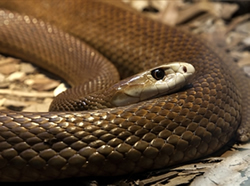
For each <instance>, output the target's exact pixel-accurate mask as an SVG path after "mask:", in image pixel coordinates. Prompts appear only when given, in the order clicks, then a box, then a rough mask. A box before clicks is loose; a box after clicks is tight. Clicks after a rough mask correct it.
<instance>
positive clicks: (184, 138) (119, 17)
mask: <svg viewBox="0 0 250 186" xmlns="http://www.w3.org/2000/svg"><path fill="white" fill-rule="evenodd" d="M19 2H20V1H10V0H8V1H4V0H2V1H0V7H4V8H7V9H9V10H11V11H17V12H20V13H25V14H28V15H32V16H35V17H37V18H38V19H42V20H44V21H49V22H50V23H52V24H54V25H56V26H58V27H59V28H60V29H62V30H64V31H66V32H68V33H70V34H72V35H74V36H76V37H78V38H80V39H83V40H84V41H86V42H87V43H88V44H90V45H91V46H92V47H94V48H95V49H97V50H98V51H100V53H102V54H103V55H104V56H106V57H107V58H108V59H109V60H111V61H112V62H113V63H114V64H115V65H116V66H117V67H118V70H119V72H120V73H121V76H122V77H127V76H128V75H131V74H133V73H136V72H139V71H141V70H144V69H147V68H150V67H153V66H156V65H159V64H162V63H168V62H172V61H185V62H189V63H192V64H193V65H194V66H195V68H196V71H197V73H196V76H195V78H194V79H193V80H192V81H191V82H190V83H191V85H192V86H191V87H190V88H188V89H187V90H183V91H180V92H178V93H176V94H172V95H169V96H165V97H161V98H157V99H153V100H149V101H146V102H142V103H138V104H134V105H130V106H126V107H118V108H108V109H103V110H96V111H82V112H47V113H23V112H10V111H1V112H0V181H40V180H51V179H60V178H67V177H77V176H92V175H95V176H110V175H114V176H115V175H122V174H129V173H135V172H141V171H146V170H152V169H158V168H163V167H166V166H170V165H173V164H178V163H181V162H184V161H188V160H192V159H196V158H199V157H202V156H205V155H208V154H210V153H212V152H214V151H216V150H218V149H219V148H220V147H222V146H223V145H224V144H225V143H227V142H228V140H229V139H231V138H232V137H233V135H234V133H235V131H236V129H237V127H238V125H239V123H240V119H241V115H242V105H243V104H242V103H241V102H242V101H241V96H240V94H239V91H238V86H239V87H241V84H242V83H243V82H246V81H243V79H242V78H241V77H240V75H237V74H236V72H238V70H236V68H235V65H233V64H231V65H229V66H225V65H226V64H224V62H223V59H222V58H220V57H219V56H218V55H217V54H216V53H215V52H213V51H212V50H211V49H210V48H209V47H207V46H206V45H205V44H204V43H203V42H202V41H200V40H199V39H197V38H195V37H194V36H192V35H190V34H188V33H186V32H183V31H180V30H178V29H175V28H170V27H168V26H165V25H162V24H160V23H157V22H154V21H152V20H150V19H147V18H144V17H141V16H139V15H138V14H136V13H132V12H129V11H124V10H120V9H118V8H117V7H113V6H109V5H106V4H102V3H99V2H98V3H96V2H94V1H82V0H79V1H78V0H74V1H61V0H59V1H57V0H53V1H47V0H42V1H22V2H21V3H19ZM33 3H35V4H33ZM30 7H32V8H30ZM55 7H56V8H55ZM3 15H4V16H3ZM15 15H16V14H15ZM17 16H18V15H17ZM20 16H21V18H22V19H20V20H18V21H17V20H16V19H17V18H16V17H15V16H14V17H13V16H10V14H9V13H8V12H7V13H6V14H4V13H3V12H2V13H1V14H0V17H1V19H4V20H8V22H4V20H3V21H1V22H4V23H5V24H1V29H0V34H5V35H0V36H1V37H0V38H6V41H2V40H0V51H1V52H5V53H6V52H7V53H10V54H12V55H16V56H19V57H23V58H25V59H27V60H30V61H33V60H36V61H37V63H38V64H40V63H42V67H44V68H46V67H47V68H48V64H50V65H53V68H52V71H54V70H55V69H56V68H59V69H61V70H60V71H59V73H58V75H61V76H62V77H64V78H68V76H69V75H72V76H71V78H72V79H74V78H76V79H77V80H82V78H84V77H85V78H86V76H87V77H89V76H88V73H89V75H90V76H91V77H92V76H93V74H94V76H97V74H96V73H99V69H101V67H99V69H98V70H97V71H98V72H96V71H94V72H95V73H93V71H90V70H89V68H90V67H92V66H93V67H95V65H94V64H93V63H92V62H94V61H98V59H99V57H97V59H95V58H94V59H93V61H91V62H85V63H87V64H88V65H89V67H86V71H85V73H82V71H79V65H80V64H78V62H79V63H80V62H81V60H80V57H79V56H78V55H80V54H82V53H80V54H79V53H78V52H77V51H79V48H78V47H79V46H82V47H84V46H85V45H83V44H82V43H81V42H80V41H79V40H77V39H74V37H72V36H70V37H72V39H71V40H68V39H67V37H66V36H65V35H64V32H62V33H61V34H59V36H58V34H55V36H54V35H51V32H50V31H46V29H45V31H44V32H39V31H37V32H34V31H33V32H32V29H31V28H33V26H35V27H37V28H40V27H41V24H37V23H32V24H30V23H27V21H25V18H27V17H25V16H23V15H20ZM79 17H80V18H79ZM30 19H32V17H30ZM11 20H13V22H14V23H13V28H12V29H11V30H9V31H7V32H4V31H5V30H6V29H7V27H8V26H9V25H10V22H11ZM6 23H8V24H6ZM15 23H17V24H15ZM21 24H23V25H24V27H23V28H22V29H20V26H21ZM44 24H45V25H46V26H49V25H50V24H47V23H44ZM11 25H12V24H11ZM50 27H53V26H50ZM25 29H26V30H25ZM33 29H34V28H33ZM54 29H57V28H56V27H53V28H52V30H54ZM60 29H58V31H59V30H60ZM41 30H42V29H41ZM47 30H48V28H47ZM1 31H2V32H3V33H2V32H1ZM17 33H18V34H17ZM11 34H12V35H11ZM44 35H45V36H46V37H48V40H47V41H46V42H45V44H41V43H43V42H44V40H41V43H40V42H34V43H32V44H29V42H33V41H34V40H35V38H36V39H38V40H39V39H40V38H43V37H45V36H44ZM3 36H4V37H3ZM14 36H15V38H14V39H13V38H12V37H14ZM30 36H33V37H30ZM50 37H52V38H50ZM57 37H58V40H57V39H56V41H53V39H55V38H57ZM24 38H26V39H24ZM59 41H60V42H59ZM67 41H70V42H67ZM61 42H62V43H61ZM27 43H28V44H27ZM38 43H39V44H38ZM70 43H71V44H73V46H77V47H76V49H75V50H73V51H76V54H75V55H73V54H72V53H70V54H69V58H67V57H64V55H67V52H65V48H66V50H67V49H68V47H67V45H66V44H70ZM6 47H7V48H6ZM52 49H53V50H52ZM54 50H55V53H53V52H51V51H54ZM42 52H43V53H42ZM91 52H92V50H91V49H87V50H86V51H85V52H83V55H82V56H81V57H83V58H84V59H85V58H86V59H87V58H91ZM45 54H46V55H45ZM85 54H86V55H85ZM30 56H31V57H30ZM96 56H97V55H96ZM71 57H72V58H71ZM53 59H54V60H55V61H54V60H53ZM74 60H76V61H77V62H76V63H72V62H71V61H74ZM85 63H84V64H85ZM68 64H71V65H72V64H73V66H74V67H76V69H75V70H73V71H72V70H71V69H72V68H71V67H70V66H67V67H65V66H64V65H68ZM103 68H104V67H103ZM104 71H105V70H104ZM109 74H110V73H107V74H104V75H103V76H108V75H109ZM234 75H236V76H234ZM111 79H112V77H111ZM96 82H97V81H95V80H94V79H93V81H92V83H91V84H88V85H87V86H89V88H91V87H92V86H93V85H95V83H96ZM72 84H74V83H72ZM76 84H78V82H76ZM92 88H93V87H92ZM93 89H94V90H95V89H96V88H93ZM74 91H75V92H74ZM74 91H73V93H76V94H78V92H81V90H78V89H75V90H74ZM243 96H244V95H243ZM73 99H77V98H75V97H74V95H73ZM59 102H60V100H59ZM68 103H70V101H66V103H62V104H63V105H65V104H66V105H67V104H68ZM69 107H71V105H69ZM243 108H244V107H243ZM244 110H245V109H244ZM244 112H245V111H244ZM244 112H243V113H244ZM244 117H245V116H244V115H243V119H244ZM245 120H247V119H245Z"/></svg>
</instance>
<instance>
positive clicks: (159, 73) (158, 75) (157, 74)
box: [151, 68, 165, 80]
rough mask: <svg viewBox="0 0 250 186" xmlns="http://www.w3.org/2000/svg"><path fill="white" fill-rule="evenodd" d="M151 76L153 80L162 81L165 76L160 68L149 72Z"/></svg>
mask: <svg viewBox="0 0 250 186" xmlns="http://www.w3.org/2000/svg"><path fill="white" fill-rule="evenodd" d="M151 75H152V76H153V78H155V79H156V80H160V79H163V78H164V76H165V72H164V70H163V69H161V68H157V69H154V70H152V71H151Z"/></svg>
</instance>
